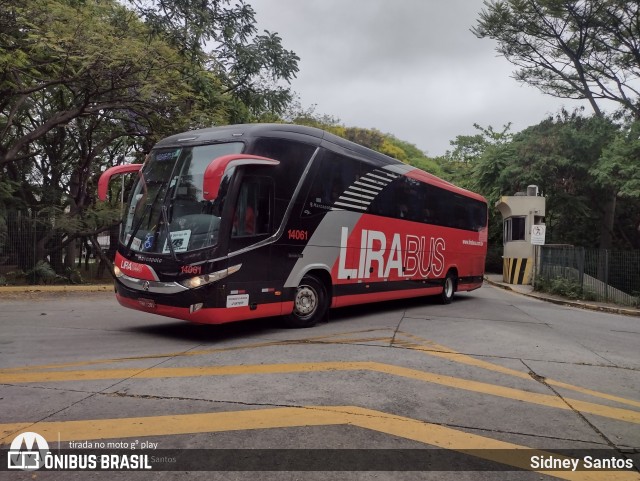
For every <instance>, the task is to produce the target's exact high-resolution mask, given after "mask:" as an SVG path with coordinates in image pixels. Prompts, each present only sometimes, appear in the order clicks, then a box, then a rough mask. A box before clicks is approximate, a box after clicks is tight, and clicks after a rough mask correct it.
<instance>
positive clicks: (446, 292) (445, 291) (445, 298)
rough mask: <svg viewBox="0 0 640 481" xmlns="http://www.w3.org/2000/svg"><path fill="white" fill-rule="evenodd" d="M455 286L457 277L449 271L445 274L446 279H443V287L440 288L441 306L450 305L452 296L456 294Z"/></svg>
mask: <svg viewBox="0 0 640 481" xmlns="http://www.w3.org/2000/svg"><path fill="white" fill-rule="evenodd" d="M457 284H458V277H457V276H456V275H455V274H454V273H453V272H451V271H449V272H447V277H445V279H444V286H443V287H442V294H440V300H441V301H442V303H443V304H451V301H452V300H453V295H454V294H455V293H456V287H457Z"/></svg>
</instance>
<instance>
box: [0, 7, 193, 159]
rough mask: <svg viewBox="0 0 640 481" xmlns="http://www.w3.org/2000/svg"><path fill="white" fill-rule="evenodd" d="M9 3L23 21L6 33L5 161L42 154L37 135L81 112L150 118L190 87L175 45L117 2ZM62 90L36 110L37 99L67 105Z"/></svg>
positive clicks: (1, 52)
mask: <svg viewBox="0 0 640 481" xmlns="http://www.w3.org/2000/svg"><path fill="white" fill-rule="evenodd" d="M3 7H4V9H3V10H2V14H1V15H2V16H3V17H6V16H10V17H12V18H13V19H14V21H15V24H14V27H13V29H12V30H11V31H10V32H9V33H8V34H5V35H2V36H1V37H0V41H1V43H0V58H2V60H3V61H4V65H5V68H4V69H3V71H2V76H1V77H0V166H2V165H6V164H8V163H10V162H14V161H19V160H21V159H25V158H33V157H34V156H36V155H38V154H39V152H37V151H35V150H34V146H33V143H34V142H35V141H36V140H38V139H40V138H42V137H43V136H45V135H47V133H49V132H50V131H51V130H53V129H56V128H58V127H64V126H66V125H67V124H69V123H70V122H71V121H73V120H74V119H76V118H79V117H87V116H99V115H111V114H114V113H117V112H120V113H123V114H124V115H126V116H128V117H129V118H131V119H132V120H133V119H135V123H137V124H138V125H139V124H141V123H143V122H147V123H148V122H149V121H150V120H151V119H152V118H153V117H154V116H156V117H165V116H166V115H167V114H168V111H170V110H171V109H172V108H174V106H175V97H174V95H175V94H172V93H171V92H183V95H184V93H185V92H188V91H189V88H188V86H187V85H185V84H184V82H183V79H182V78H181V76H180V75H179V71H178V70H177V69H176V68H175V67H176V66H177V65H178V64H179V58H178V57H177V56H176V55H175V53H174V52H173V51H172V50H171V48H170V47H169V46H168V45H167V44H166V43H164V42H163V41H162V40H160V39H154V38H151V37H150V36H149V30H148V28H146V27H145V26H144V25H143V24H142V23H141V22H139V21H137V19H136V18H135V16H132V14H131V12H130V11H128V10H126V9H125V8H124V7H123V6H121V5H119V4H117V3H115V2H109V1H107V2H93V1H87V2H82V3H77V4H75V6H73V5H72V4H71V3H67V2H63V1H56V0H28V1H26V2H16V1H14V0H6V1H5V5H4V6H3ZM3 23H4V22H3ZM178 95H179V94H178ZM60 97H64V102H63V103H64V108H62V109H59V110H58V109H55V110H54V109H51V108H49V109H48V111H49V115H47V116H40V117H37V116H35V115H34V114H33V106H34V104H35V103H39V104H41V105H44V106H52V105H53V104H56V103H57V104H58V106H59V105H60V102H59V101H58V100H59V98H60ZM131 133H133V134H139V133H140V132H131Z"/></svg>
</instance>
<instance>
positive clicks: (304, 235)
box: [287, 229, 309, 241]
mask: <svg viewBox="0 0 640 481" xmlns="http://www.w3.org/2000/svg"><path fill="white" fill-rule="evenodd" d="M287 234H288V235H289V239H290V240H305V241H306V240H309V231H306V230H300V229H289V230H288V231H287Z"/></svg>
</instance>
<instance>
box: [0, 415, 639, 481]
mask: <svg viewBox="0 0 640 481" xmlns="http://www.w3.org/2000/svg"><path fill="white" fill-rule="evenodd" d="M329 425H351V426H357V427H360V428H364V429H370V430H373V431H377V432H381V433H386V434H391V435H394V436H399V437H402V438H405V439H410V440H413V441H418V442H421V443H424V444H428V445H432V446H437V447H440V448H445V449H450V450H454V451H458V452H461V453H465V454H471V455H473V456H475V457H479V458H482V459H487V460H490V461H495V462H498V463H501V464H505V465H508V466H513V467H517V468H521V469H526V470H529V471H535V470H533V469H531V466H530V459H531V456H550V455H551V453H550V452H546V451H541V450H533V449H530V448H528V447H527V446H522V445H518V444H513V443H508V442H505V441H498V440H495V439H491V438H487V437H484V436H480V435H477V434H471V433H466V432H463V431H459V430H455V429H452V428H448V427H445V426H441V425H438V424H432V423H428V422H424V421H420V420H417V419H411V418H407V417H403V416H395V415H392V414H388V413H384V412H381V411H375V410H371V409H365V408H360V407H355V406H328V407H323V406H307V407H297V408H296V407H288V408H272V409H255V410H245V411H235V412H222V413H199V414H177V415H166V416H147V417H131V418H120V419H92V420H84V421H58V422H41V423H37V424H36V425H32V424H27V423H14V424H0V433H1V435H2V441H1V442H2V443H4V444H8V443H9V442H10V441H11V439H10V438H12V437H14V436H15V435H17V434H18V433H19V432H21V431H24V430H26V429H27V428H28V429H30V430H36V431H37V432H38V434H40V435H42V436H44V438H45V439H47V440H48V441H52V442H55V441H57V440H60V441H77V440H95V439H122V438H133V437H144V436H166V435H178V434H194V433H209V432H229V431H245V430H253V429H273V428H291V427H301V426H329ZM505 450H509V451H505ZM519 450H521V451H522V455H518V452H517V451H519ZM514 451H516V452H514ZM554 456H555V457H557V458H560V456H558V455H554ZM540 472H541V473H544V474H547V475H550V476H554V477H557V478H560V479H567V480H571V481H574V480H581V481H600V480H607V481H631V480H635V481H638V480H640V475H638V473H637V472H631V471H619V472H616V471H607V472H602V471H600V472H598V471H592V472H589V471H576V472H571V471H540Z"/></svg>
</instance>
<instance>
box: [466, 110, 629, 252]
mask: <svg viewBox="0 0 640 481" xmlns="http://www.w3.org/2000/svg"><path fill="white" fill-rule="evenodd" d="M616 142H621V143H623V144H624V145H625V146H626V147H629V145H628V144H627V143H625V142H623V139H621V138H620V133H619V127H618V126H617V125H616V124H615V123H613V122H612V121H611V120H608V119H603V118H601V117H598V116H595V115H594V116H591V117H584V116H582V115H581V114H580V113H579V112H573V113H571V114H570V113H568V112H561V113H560V114H558V115H557V116H556V117H555V118H549V119H547V120H545V121H543V122H541V123H539V124H538V125H535V126H532V127H529V128H527V129H525V130H523V131H522V132H519V133H517V134H515V135H514V136H513V140H512V141H511V142H509V143H505V144H502V145H497V146H491V147H490V148H488V149H487V150H486V151H485V152H484V154H483V155H482V156H481V157H480V159H478V161H477V162H476V164H475V166H474V168H473V175H472V177H473V178H474V179H475V182H476V184H475V189H476V190H479V191H480V192H482V193H483V194H484V195H485V196H486V197H488V199H489V201H490V204H493V203H494V202H495V201H496V200H498V198H499V197H500V196H501V195H505V193H507V194H511V195H512V194H514V193H515V192H518V191H524V190H525V189H526V187H527V185H529V184H535V185H538V186H539V187H540V189H541V190H542V192H544V195H545V197H546V199H547V216H546V223H547V225H548V228H549V230H548V237H549V242H555V243H571V244H576V245H580V246H584V247H595V246H597V245H598V244H599V241H600V237H601V233H600V231H599V229H597V228H594V226H598V225H602V224H603V219H604V218H605V217H606V216H607V215H608V212H609V211H608V210H607V209H606V206H605V205H603V202H602V200H603V199H607V198H608V195H609V192H610V190H611V188H612V182H614V180H615V181H619V182H622V179H619V177H617V176H616V172H615V170H610V171H603V169H604V167H603V162H604V159H607V158H608V156H610V155H611V156H614V157H615V155H614V153H615V152H617V149H613V148H612V146H613V145H616ZM626 147H625V148H626ZM625 155H626V151H625ZM610 160H611V162H609V161H607V165H609V167H610V168H611V169H615V167H613V166H614V165H615V158H611V159H610ZM639 162H640V161H637V162H636V165H638V163H639ZM632 185H633V180H629V187H630V188H631V187H632ZM615 188H616V189H619V188H620V187H619V185H618V186H615ZM639 199H640V197H631V196H629V197H627V198H626V199H624V202H623V203H622V204H621V206H620V207H621V211H620V213H619V214H618V215H616V217H615V218H614V219H613V222H612V225H613V226H614V228H613V229H612V231H611V236H612V240H613V242H612V245H615V246H618V247H626V248H628V247H632V246H633V245H635V244H634V240H635V238H636V236H637V234H634V229H635V227H632V226H630V225H629V223H628V222H627V216H626V215H625V213H626V212H628V211H629V210H630V209H631V206H634V205H635V206H638V204H639V202H638V201H639ZM638 220H640V219H636V218H634V221H635V222H637V221H638ZM636 226H637V224H636ZM492 227H493V228H492V238H494V239H497V238H498V236H499V231H500V229H499V226H498V225H497V224H496V225H492Z"/></svg>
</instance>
